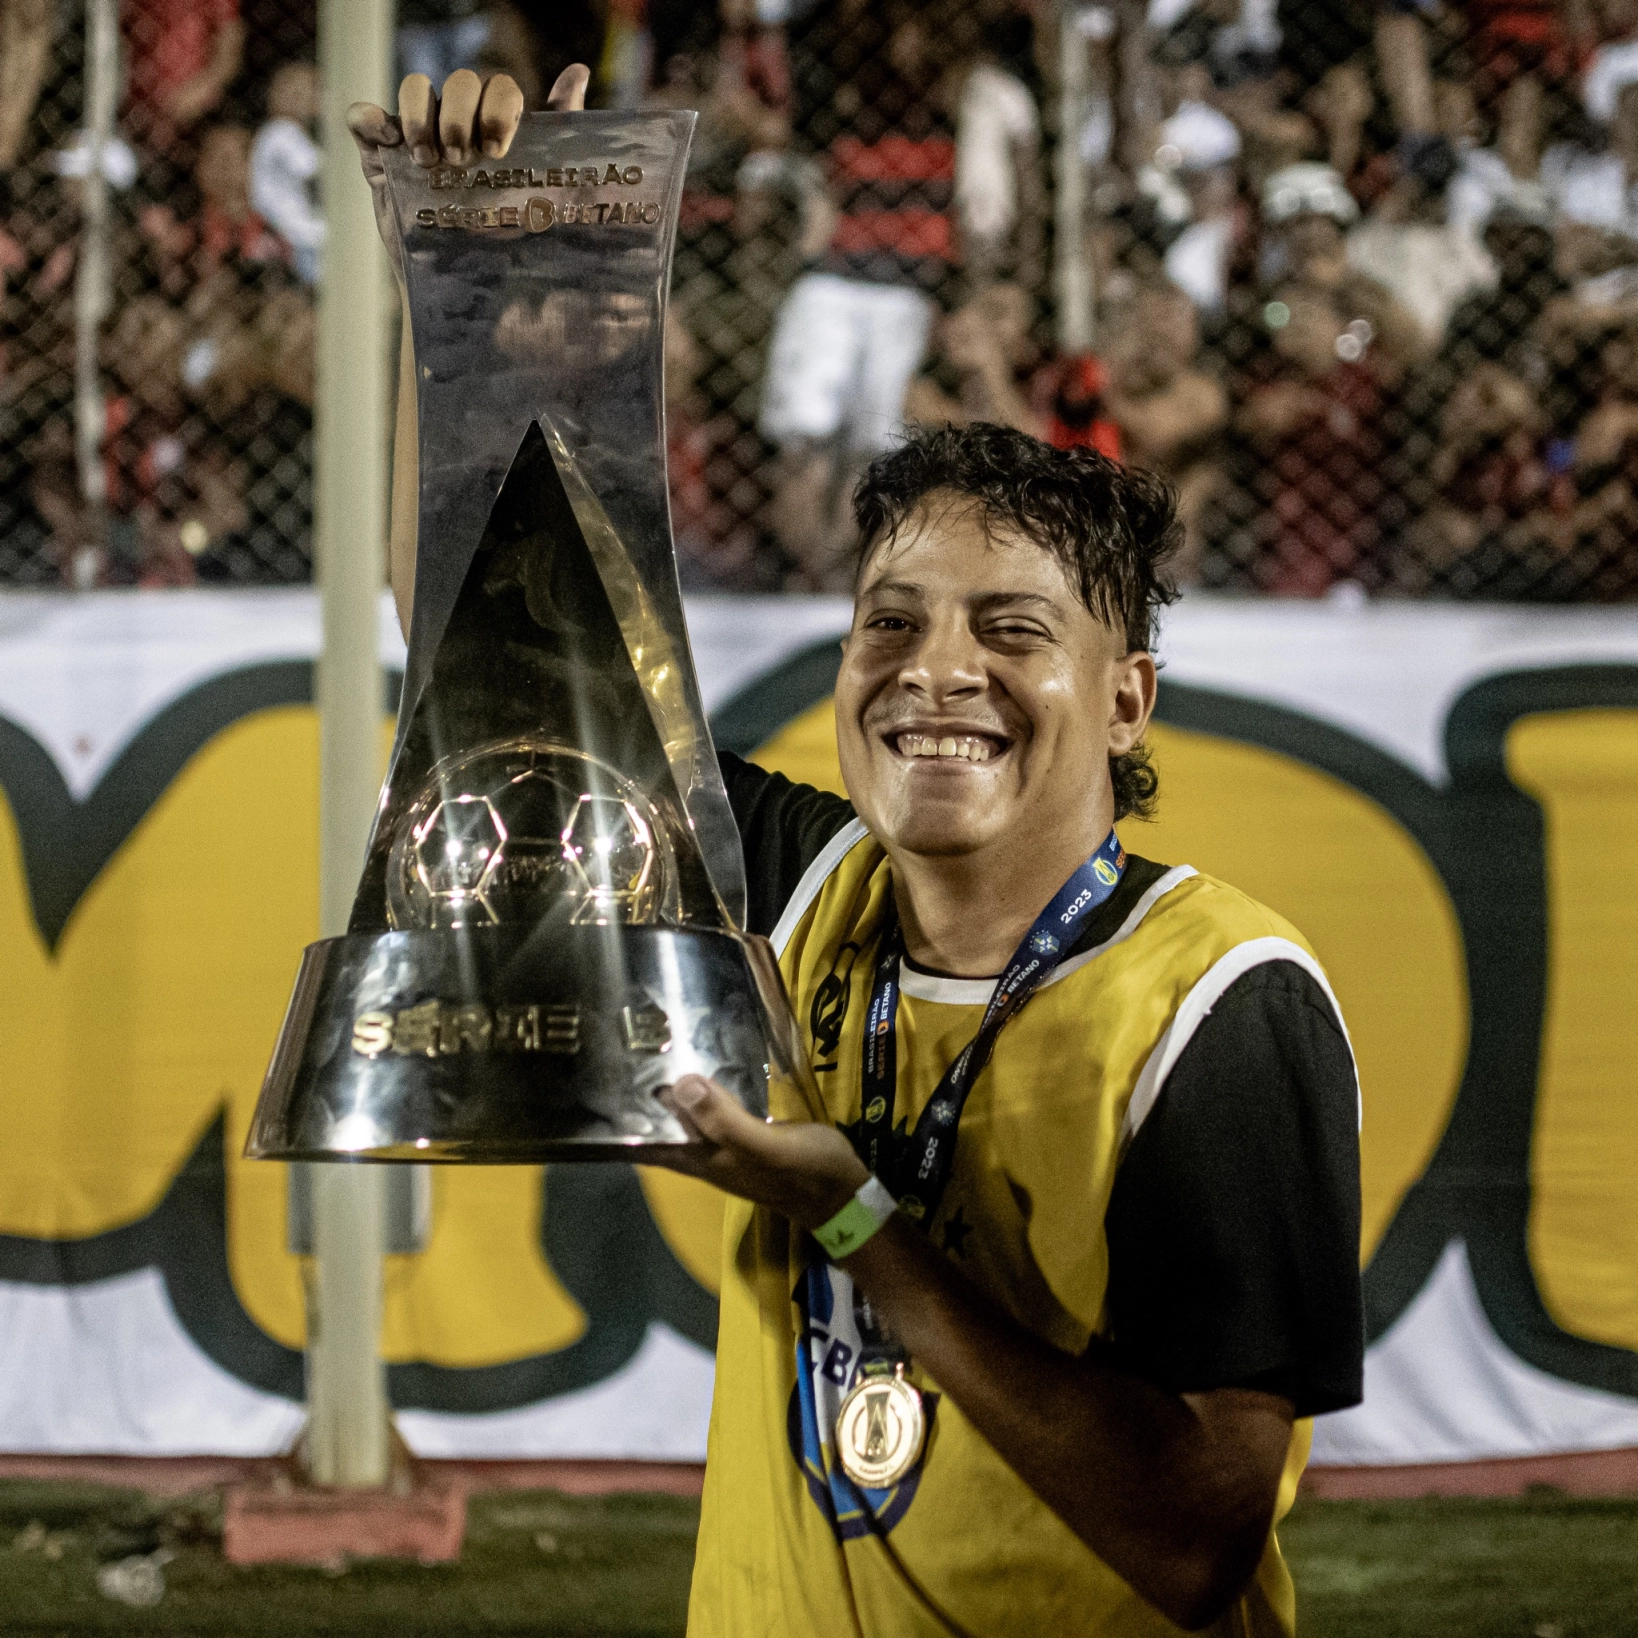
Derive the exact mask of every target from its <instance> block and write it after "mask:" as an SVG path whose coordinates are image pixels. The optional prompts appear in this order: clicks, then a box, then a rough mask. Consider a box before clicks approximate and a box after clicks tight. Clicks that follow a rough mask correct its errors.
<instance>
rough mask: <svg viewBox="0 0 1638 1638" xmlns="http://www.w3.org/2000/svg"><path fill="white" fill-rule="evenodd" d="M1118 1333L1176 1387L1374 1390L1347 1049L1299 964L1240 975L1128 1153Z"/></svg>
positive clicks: (1127, 1357)
mask: <svg viewBox="0 0 1638 1638" xmlns="http://www.w3.org/2000/svg"><path fill="white" fill-rule="evenodd" d="M1106 1227H1107V1231H1108V1239H1109V1320H1110V1336H1111V1340H1112V1341H1113V1343H1114V1346H1115V1348H1116V1350H1117V1351H1118V1353H1119V1356H1120V1357H1121V1359H1122V1360H1123V1361H1124V1363H1126V1364H1127V1365H1128V1366H1129V1368H1130V1369H1132V1370H1133V1371H1135V1372H1137V1373H1138V1374H1140V1375H1142V1376H1145V1377H1147V1378H1148V1379H1149V1380H1151V1381H1153V1382H1157V1383H1159V1384H1160V1385H1161V1386H1163V1387H1166V1388H1169V1389H1171V1390H1172V1391H1173V1392H1176V1393H1191V1392H1195V1393H1199V1392H1206V1391H1208V1390H1210V1389H1213V1388H1227V1387H1245V1388H1261V1389H1263V1390H1264V1391H1265V1392H1269V1393H1278V1394H1282V1395H1284V1396H1285V1397H1286V1398H1287V1399H1290V1400H1291V1401H1292V1402H1293V1403H1294V1404H1295V1406H1296V1409H1297V1415H1299V1416H1313V1415H1316V1414H1318V1413H1319V1412H1321V1411H1331V1410H1341V1409H1343V1408H1344V1407H1345V1406H1348V1405H1356V1404H1358V1403H1359V1400H1360V1397H1361V1392H1362V1386H1363V1372H1364V1351H1365V1326H1364V1306H1363V1301H1362V1295H1361V1289H1360V1278H1359V1231H1360V1199H1359V1124H1358V1104H1357V1092H1356V1083H1355V1080H1354V1072H1353V1062H1352V1059H1351V1057H1350V1055H1349V1052H1348V1045H1347V1042H1346V1040H1345V1039H1344V1037H1343V1034H1342V1030H1341V1028H1340V1027H1339V1025H1338V1023H1337V1019H1336V1015H1335V1014H1334V1013H1333V1011H1332V1010H1331V1005H1330V1003H1329V1001H1327V999H1326V997H1325V993H1324V991H1322V990H1321V989H1320V987H1319V985H1318V984H1316V983H1315V982H1314V980H1313V979H1312V978H1311V977H1310V976H1309V975H1308V974H1307V973H1306V972H1304V971H1303V969H1302V968H1301V967H1298V966H1297V965H1296V964H1295V963H1293V962H1271V963H1268V964H1267V965H1264V966H1260V967H1255V968H1253V969H1252V970H1251V971H1250V972H1248V973H1246V974H1245V975H1244V976H1243V977H1241V978H1239V979H1238V980H1236V981H1235V983H1233V984H1232V985H1230V987H1229V988H1228V990H1227V991H1225V992H1224V994H1223V996H1222V998H1221V999H1220V1000H1219V1001H1218V1002H1217V1004H1216V1006H1214V1007H1213V1008H1212V1010H1211V1012H1210V1013H1209V1014H1208V1015H1207V1017H1206V1018H1205V1020H1204V1021H1203V1022H1202V1023H1201V1025H1200V1027H1199V1029H1198V1030H1197V1031H1196V1032H1195V1035H1194V1037H1193V1039H1192V1040H1191V1041H1190V1042H1189V1044H1188V1045H1187V1046H1186V1047H1185V1048H1184V1049H1183V1053H1182V1055H1181V1056H1180V1057H1179V1058H1178V1061H1177V1063H1176V1065H1175V1066H1174V1067H1173V1069H1172V1072H1171V1074H1170V1075H1169V1076H1168V1077H1167V1080H1166V1084H1165V1086H1164V1087H1163V1088H1162V1089H1161V1093H1160V1096H1159V1098H1158V1099H1157V1100H1156V1102H1155V1106H1154V1108H1153V1109H1152V1110H1151V1111H1150V1113H1149V1117H1148V1119H1147V1120H1145V1121H1144V1123H1143V1124H1142V1126H1141V1127H1139V1129H1138V1133H1137V1136H1136V1137H1135V1138H1134V1139H1133V1140H1132V1145H1131V1147H1130V1149H1129V1150H1128V1151H1127V1153H1126V1155H1125V1157H1124V1159H1123V1160H1122V1162H1121V1165H1120V1170H1119V1172H1118V1173H1117V1174H1116V1178H1115V1187H1114V1191H1113V1194H1112V1196H1111V1198H1110V1203H1109V1212H1108V1216H1107V1219H1106Z"/></svg>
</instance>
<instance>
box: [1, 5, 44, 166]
mask: <svg viewBox="0 0 1638 1638" xmlns="http://www.w3.org/2000/svg"><path fill="white" fill-rule="evenodd" d="M52 12H53V7H52V5H51V0H0V172H3V171H9V170H10V169H11V167H12V166H13V165H15V164H16V163H17V156H18V154H20V153H21V152H22V149H23V141H24V138H25V137H26V136H27V134H28V126H29V121H30V120H31V119H32V118H33V117H34V105H35V103H36V102H38V101H39V97H40V88H41V86H43V85H44V84H45V77H46V68H47V66H48V64H49V62H50V58H51V24H52Z"/></svg>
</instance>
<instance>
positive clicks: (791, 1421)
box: [786, 1263, 938, 1541]
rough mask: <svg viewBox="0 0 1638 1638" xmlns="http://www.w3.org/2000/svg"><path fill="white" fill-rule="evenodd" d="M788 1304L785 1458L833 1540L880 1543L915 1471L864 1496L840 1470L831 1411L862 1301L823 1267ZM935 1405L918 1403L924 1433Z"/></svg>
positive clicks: (912, 1494)
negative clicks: (791, 1312) (792, 1312)
mask: <svg viewBox="0 0 1638 1638" xmlns="http://www.w3.org/2000/svg"><path fill="white" fill-rule="evenodd" d="M791 1300H792V1302H794V1303H795V1305H796V1317H797V1336H796V1386H795V1387H794V1388H793V1389H792V1390H791V1403H790V1412H789V1415H788V1416H787V1418H786V1433H787V1436H788V1438H789V1440H790V1446H791V1455H792V1456H794V1457H795V1458H796V1461H797V1464H798V1465H799V1466H800V1467H801V1469H802V1477H803V1478H804V1479H805V1480H806V1481H807V1486H808V1494H809V1495H810V1496H812V1497H813V1500H814V1504H815V1505H816V1506H817V1507H818V1509H819V1511H820V1512H821V1513H823V1514H824V1515H825V1517H826V1518H827V1519H828V1520H829V1521H830V1527H831V1529H832V1530H834V1531H835V1532H836V1539H837V1540H838V1541H848V1540H851V1539H853V1538H855V1537H858V1536H872V1535H874V1536H884V1535H886V1534H887V1532H888V1531H889V1530H891V1529H892V1528H893V1526H894V1525H895V1524H897V1523H898V1522H899V1520H900V1519H902V1518H903V1517H904V1515H905V1514H906V1513H907V1512H908V1511H909V1508H910V1503H911V1502H912V1501H914V1500H915V1498H916V1489H917V1487H918V1486H919V1485H920V1483H921V1464H920V1463H919V1462H918V1463H917V1464H916V1466H915V1467H913V1468H912V1469H911V1470H910V1472H909V1473H908V1474H906V1475H905V1477H904V1478H903V1479H901V1480H900V1481H899V1483H898V1484H896V1485H893V1486H892V1487H891V1488H890V1489H887V1490H866V1489H864V1488H862V1487H861V1486H859V1485H856V1484H855V1483H854V1482H853V1481H852V1480H851V1479H850V1478H849V1477H848V1476H847V1475H846V1474H845V1473H844V1472H843V1471H842V1466H841V1463H840V1462H838V1461H837V1459H836V1449H835V1446H834V1444H833V1443H832V1440H833V1439H834V1438H835V1434H834V1432H833V1430H834V1428H835V1426H836V1415H837V1412H838V1411H840V1410H841V1408H842V1400H843V1398H844V1397H845V1395H846V1394H847V1391H848V1389H849V1388H851V1387H852V1386H853V1381H854V1378H855V1377H856V1376H857V1375H858V1372H859V1350H860V1347H861V1345H862V1343H863V1340H864V1338H863V1335H862V1327H861V1325H860V1318H861V1313H860V1310H861V1308H862V1307H863V1299H862V1297H861V1296H860V1294H859V1293H858V1291H856V1290H855V1288H854V1285H853V1281H852V1280H850V1279H849V1278H848V1277H847V1275H846V1274H844V1273H843V1272H842V1271H841V1270H840V1269H839V1268H833V1267H832V1266H831V1265H830V1264H828V1263H821V1264H819V1265H818V1266H817V1267H814V1268H810V1269H809V1270H808V1271H807V1273H806V1274H804V1275H803V1276H802V1281H801V1283H800V1284H799V1285H798V1286H797V1288H796V1290H795V1291H794V1292H793V1293H792V1294H791ZM937 1401H938V1395H937V1394H932V1393H929V1394H926V1395H925V1396H924V1398H923V1404H924V1406H925V1408H926V1411H927V1427H928V1432H929V1434H930V1433H931V1431H932V1426H933V1414H934V1411H935V1410H936V1408H937Z"/></svg>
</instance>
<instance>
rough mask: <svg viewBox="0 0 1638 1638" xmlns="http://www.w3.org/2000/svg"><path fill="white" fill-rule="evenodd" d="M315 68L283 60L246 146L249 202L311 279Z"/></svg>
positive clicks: (315, 253) (320, 239)
mask: <svg viewBox="0 0 1638 1638" xmlns="http://www.w3.org/2000/svg"><path fill="white" fill-rule="evenodd" d="M318 112H319V80H318V70H317V69H315V68H314V67H313V65H312V64H311V63H286V64H285V65H284V67H282V68H281V69H279V70H278V72H277V73H275V74H274V76H273V83H272V84H271V85H270V86H269V87H268V91H267V114H268V118H267V122H266V123H265V124H264V125H263V126H262V128H261V129H260V130H259V131H258V132H257V133H256V140H255V141H254V142H252V143H251V145H250V203H251V205H252V207H253V208H254V209H255V211H256V212H257V214H258V215H260V216H261V217H262V218H263V219H264V220H265V221H266V222H267V223H268V225H269V226H270V227H272V228H273V229H274V230H275V231H276V232H277V233H278V234H279V235H280V237H282V238H283V240H284V241H285V243H286V244H287V245H289V246H290V251H291V257H292V260H293V261H294V264H295V268H296V272H297V273H298V274H300V275H301V278H302V280H303V282H305V283H307V284H317V283H318V277H319V251H320V249H321V247H322V246H323V244H324V218H323V216H321V215H320V214H319V211H318V208H317V206H316V205H315V204H314V203H313V198H312V193H311V184H312V181H313V178H314V177H315V176H317V175H318V169H319V150H318V144H317V143H316V142H314V141H313V138H312V135H311V133H310V127H311V126H312V124H313V122H314V121H315V120H316V119H317V118H318Z"/></svg>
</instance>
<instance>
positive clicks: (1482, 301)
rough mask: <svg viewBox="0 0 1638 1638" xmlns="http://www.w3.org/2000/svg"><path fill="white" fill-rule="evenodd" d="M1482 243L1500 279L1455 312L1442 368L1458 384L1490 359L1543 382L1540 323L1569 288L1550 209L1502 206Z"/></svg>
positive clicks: (1440, 363)
mask: <svg viewBox="0 0 1638 1638" xmlns="http://www.w3.org/2000/svg"><path fill="white" fill-rule="evenodd" d="M1483 242H1484V247H1485V251H1486V253H1487V254H1488V255H1489V257H1490V259H1491V262H1492V264H1493V265H1494V266H1495V269H1496V282H1495V284H1494V285H1493V286H1492V287H1491V288H1490V289H1488V290H1478V291H1475V292H1473V293H1472V294H1471V295H1469V296H1467V297H1466V298H1465V299H1464V300H1463V301H1461V302H1460V303H1458V305H1457V307H1456V310H1455V311H1454V312H1453V313H1452V314H1451V317H1450V322H1449V324H1448V325H1447V326H1446V331H1445V344H1444V348H1443V350H1442V352H1441V354H1440V357H1439V368H1440V372H1441V374H1442V375H1443V376H1444V377H1445V378H1446V379H1448V380H1449V381H1450V382H1452V383H1454V382H1456V381H1459V380H1460V379H1461V378H1462V377H1464V376H1466V375H1467V374H1469V373H1470V372H1471V371H1472V370H1473V369H1474V368H1475V367H1476V366H1477V365H1478V364H1479V363H1480V362H1481V361H1483V360H1488V361H1490V362H1492V363H1496V364H1500V365H1502V366H1503V367H1504V368H1505V369H1506V370H1508V371H1510V372H1511V373H1512V374H1514V375H1516V376H1518V377H1519V378H1520V379H1521V380H1525V381H1533V382H1536V383H1539V382H1540V381H1541V380H1542V378H1543V374H1544V370H1545V366H1544V364H1543V362H1542V358H1541V339H1542V338H1541V335H1540V332H1539V329H1538V326H1539V323H1540V320H1541V319H1542V316H1543V314H1544V313H1545V312H1546V310H1547V307H1548V304H1549V303H1550V302H1552V301H1553V300H1554V299H1555V298H1556V297H1558V296H1560V295H1562V294H1563V292H1564V291H1565V290H1566V289H1567V286H1566V284H1565V282H1564V280H1563V279H1562V278H1561V277H1560V276H1559V274H1558V273H1557V271H1556V269H1555V266H1554V261H1555V253H1556V252H1555V246H1554V242H1553V235H1552V233H1551V232H1550V231H1549V229H1548V226H1547V220H1546V213H1545V211H1544V210H1538V211H1537V212H1535V213H1532V214H1526V213H1525V212H1524V211H1522V210H1521V209H1520V208H1519V207H1518V206H1517V205H1515V204H1512V203H1507V204H1503V205H1501V206H1499V207H1498V208H1497V210H1496V212H1495V214H1494V215H1493V216H1492V217H1491V219H1490V220H1489V222H1487V223H1486V224H1485V227H1484V241H1483Z"/></svg>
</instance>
